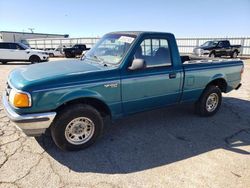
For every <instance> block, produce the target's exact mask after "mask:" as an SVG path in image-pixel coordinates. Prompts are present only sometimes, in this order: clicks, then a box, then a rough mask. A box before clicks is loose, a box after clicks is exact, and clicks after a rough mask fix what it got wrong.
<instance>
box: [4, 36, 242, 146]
mask: <svg viewBox="0 0 250 188" xmlns="http://www.w3.org/2000/svg"><path fill="white" fill-rule="evenodd" d="M242 73H243V62H242V61H240V60H223V59H220V60H196V61H192V60H190V61H185V62H183V61H182V58H181V57H180V55H179V51H178V47H177V44H176V40H175V37H174V35H173V34H171V33H160V32H113V33H109V34H106V35H105V36H104V37H103V38H102V39H100V40H99V42H98V43H97V44H96V45H95V46H94V47H93V48H92V49H91V50H90V51H88V52H87V53H86V54H85V55H84V56H83V57H82V58H81V59H78V60H63V61H57V62H54V63H53V66H51V63H44V64H35V65H30V66H24V67H21V68H17V69H14V70H13V71H12V72H11V73H10V75H9V77H8V82H7V86H6V90H5V92H4V94H3V96H2V102H3V105H4V108H5V111H6V113H7V115H8V117H9V118H10V119H11V121H13V122H15V124H16V125H17V126H18V127H19V128H21V129H22V130H23V132H24V133H26V134H27V135H29V136H38V135H41V134H43V133H44V132H45V130H48V131H50V132H51V136H52V138H53V140H54V142H55V144H56V145H57V146H58V147H60V148H61V149H63V150H80V149H83V148H86V147H88V146H90V145H91V144H93V143H94V142H95V141H96V140H97V139H98V138H99V137H100V135H101V133H102V130H103V128H104V121H103V119H104V117H110V118H112V119H113V120H115V119H117V118H121V117H125V116H127V115H129V114H133V113H137V112H141V111H145V110H151V109H156V108H160V107H165V106H169V105H174V104H180V103H193V104H195V112H196V113H197V114H199V115H200V116H212V115H214V114H215V113H216V112H217V111H218V110H219V108H220V106H221V101H222V94H221V93H222V92H225V93H227V92H230V91H232V90H234V89H238V88H239V87H240V86H241V83H240V82H241V75H242Z"/></svg>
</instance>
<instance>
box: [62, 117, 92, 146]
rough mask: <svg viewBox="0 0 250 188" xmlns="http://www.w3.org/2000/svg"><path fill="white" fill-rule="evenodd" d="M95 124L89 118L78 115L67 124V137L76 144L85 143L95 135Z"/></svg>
mask: <svg viewBox="0 0 250 188" xmlns="http://www.w3.org/2000/svg"><path fill="white" fill-rule="evenodd" d="M94 131H95V124H94V123H93V121H91V120H90V119H89V118H86V117H78V118H75V119H73V120H72V121H71V122H69V124H68V125H67V126H66V129H65V138H66V140H67V141H68V142H69V143H71V144H74V145H80V144H84V143H86V142H87V141H89V140H90V139H91V138H92V136H93V135H94Z"/></svg>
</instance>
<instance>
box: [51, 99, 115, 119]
mask: <svg viewBox="0 0 250 188" xmlns="http://www.w3.org/2000/svg"><path fill="white" fill-rule="evenodd" d="M74 104H87V105H90V106H92V107H94V108H95V109H96V110H97V111H99V112H100V113H101V115H102V116H103V117H105V116H110V117H111V116H112V113H111V110H110V108H109V106H108V105H107V104H106V103H105V102H104V101H103V100H101V99H100V98H97V97H94V96H82V97H75V98H71V99H68V100H67V101H65V102H63V103H62V104H61V105H60V106H58V107H57V108H56V112H59V111H61V110H62V109H64V108H66V107H67V106H69V105H74Z"/></svg>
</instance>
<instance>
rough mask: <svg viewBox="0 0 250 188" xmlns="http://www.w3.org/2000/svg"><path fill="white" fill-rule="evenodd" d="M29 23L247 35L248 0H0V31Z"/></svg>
mask: <svg viewBox="0 0 250 188" xmlns="http://www.w3.org/2000/svg"><path fill="white" fill-rule="evenodd" d="M28 28H34V32H39V33H56V34H69V35H70V37H94V36H99V37H100V36H102V35H103V34H105V33H107V32H111V31H124V30H130V31H131V30H137V31H138V30H139V31H163V32H171V33H174V34H175V35H176V36H177V37H210V36H211V37H226V36H228V37H230V36H234V37H237V36H239V37H242V36H250V0H238V1H236V0H171V1H170V0H144V1H143V0H120V1H119V0H1V1H0V31H20V32H23V31H25V32H29V29H28Z"/></svg>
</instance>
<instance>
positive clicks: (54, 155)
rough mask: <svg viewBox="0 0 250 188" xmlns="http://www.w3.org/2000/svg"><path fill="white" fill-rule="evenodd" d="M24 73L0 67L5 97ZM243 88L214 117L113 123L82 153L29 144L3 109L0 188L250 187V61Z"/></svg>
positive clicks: (165, 116) (45, 142) (154, 114)
mask: <svg viewBox="0 0 250 188" xmlns="http://www.w3.org/2000/svg"><path fill="white" fill-rule="evenodd" d="M23 65H24V64H20V63H9V64H8V65H0V76H1V77H0V90H1V91H3V90H4V87H5V83H6V79H7V75H8V73H9V72H10V71H11V70H12V69H13V68H16V67H20V66H23ZM242 83H243V86H242V87H241V88H240V90H238V91H233V92H231V93H229V94H226V95H224V98H223V104H222V108H221V110H220V111H219V112H218V113H217V114H216V115H215V116H213V117H209V118H200V117H197V116H196V115H194V114H193V108H192V106H177V107H171V108H168V109H161V110H155V111H150V112H145V113H140V114H137V115H133V116H130V117H127V118H125V119H122V120H119V121H116V122H114V123H110V125H109V126H108V128H107V130H106V132H105V134H104V135H103V137H102V139H101V140H99V142H98V143H96V144H95V145H94V146H92V147H90V148H88V149H86V150H84V151H80V152H62V151H60V150H59V149H57V147H56V146H55V145H54V144H53V142H52V140H51V139H50V137H49V136H42V137H40V138H38V139H37V140H36V139H35V138H32V137H26V136H25V135H24V134H23V133H22V132H21V131H19V130H18V129H17V128H16V127H15V126H14V124H13V123H11V122H10V121H9V119H8V118H7V117H6V116H5V113H4V112H3V108H2V104H1V103H0V188H7V187H93V188H109V187H133V188H136V187H157V188H158V187H218V188H221V187H227V188H229V187H232V188H235V187H242V188H246V187H250V155H249V154H250V116H249V112H250V60H248V62H247V60H246V61H245V72H244V75H243V81H242Z"/></svg>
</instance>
